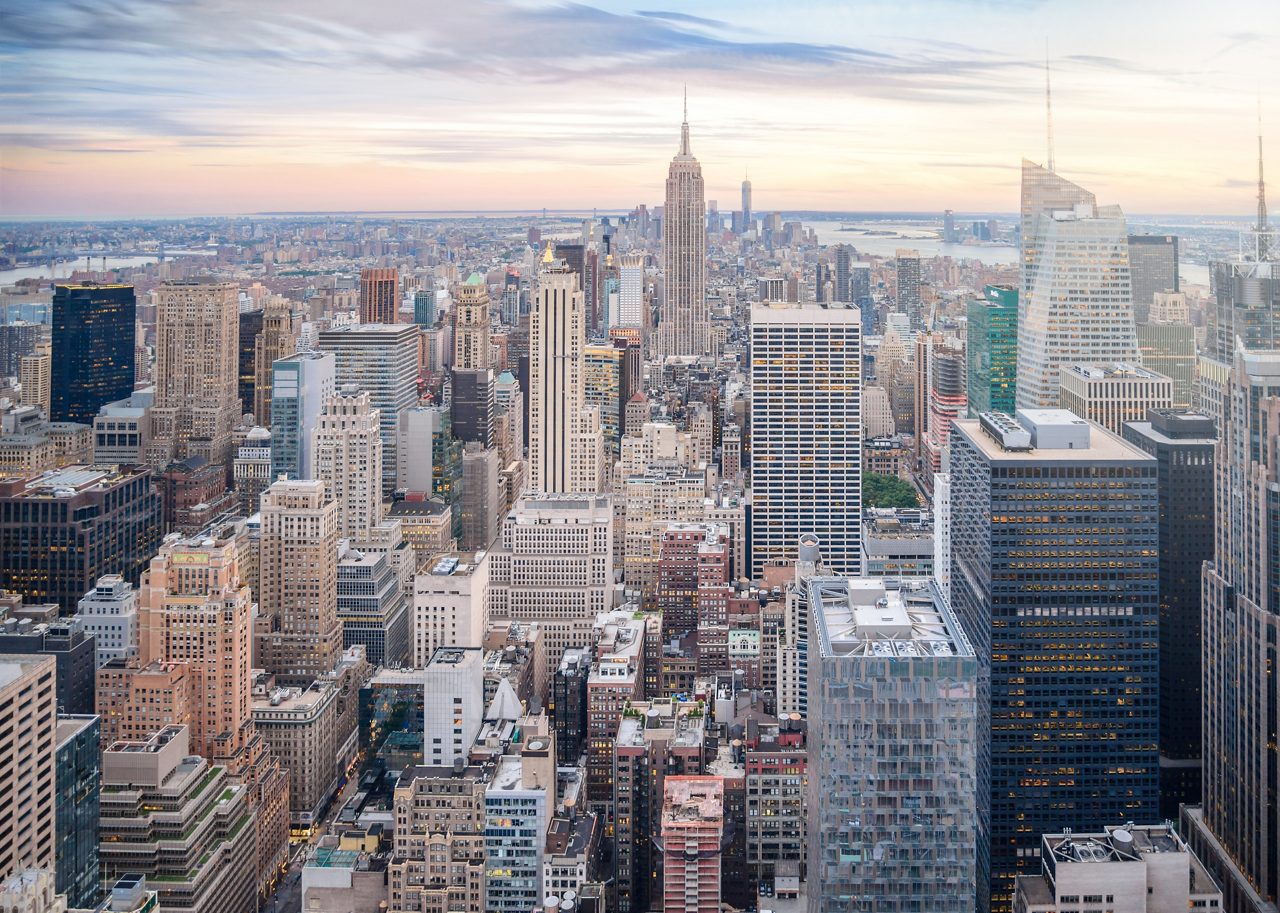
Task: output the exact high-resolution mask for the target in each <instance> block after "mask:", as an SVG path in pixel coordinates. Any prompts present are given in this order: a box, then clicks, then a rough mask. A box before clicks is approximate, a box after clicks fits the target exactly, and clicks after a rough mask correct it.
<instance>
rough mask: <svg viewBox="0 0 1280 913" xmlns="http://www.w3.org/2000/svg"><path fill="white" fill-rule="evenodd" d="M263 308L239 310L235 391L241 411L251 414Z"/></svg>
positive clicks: (256, 378)
mask: <svg viewBox="0 0 1280 913" xmlns="http://www.w3.org/2000/svg"><path fill="white" fill-rule="evenodd" d="M262 318H263V310H262V308H260V307H255V308H254V309H253V310H250V311H241V312H240V342H239V344H238V345H237V347H236V348H237V350H238V351H239V353H240V366H239V370H240V374H239V379H238V380H237V382H236V391H237V394H238V395H239V397H240V411H241V413H248V414H252V412H253V403H254V399H255V396H256V394H257V386H258V335H259V334H260V333H261V332H262Z"/></svg>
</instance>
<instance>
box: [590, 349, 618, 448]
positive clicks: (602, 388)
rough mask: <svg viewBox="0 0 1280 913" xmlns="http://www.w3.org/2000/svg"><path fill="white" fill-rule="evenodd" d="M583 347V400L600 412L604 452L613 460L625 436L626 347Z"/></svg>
mask: <svg viewBox="0 0 1280 913" xmlns="http://www.w3.org/2000/svg"><path fill="white" fill-rule="evenodd" d="M582 351H583V372H582V381H583V401H584V402H585V403H586V404H587V405H588V406H592V407H594V408H596V409H598V410H599V412H600V431H601V433H602V434H603V435H604V439H605V452H606V455H607V459H608V460H609V461H610V462H612V461H613V460H614V459H615V458H616V456H617V453H618V445H619V442H620V440H621V439H622V418H623V415H622V405H623V403H624V402H626V399H624V396H625V394H626V389H625V387H624V383H625V380H626V378H625V374H626V357H627V350H626V349H625V348H619V347H618V346H616V345H588V346H585V347H584V348H583V350H582Z"/></svg>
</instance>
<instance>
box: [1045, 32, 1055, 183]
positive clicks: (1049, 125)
mask: <svg viewBox="0 0 1280 913" xmlns="http://www.w3.org/2000/svg"><path fill="white" fill-rule="evenodd" d="M1044 114H1045V128H1046V131H1047V133H1048V140H1049V170H1050V171H1052V172H1054V173H1055V174H1056V173H1057V170H1058V169H1057V168H1055V167H1054V164H1053V88H1052V86H1051V85H1050V83H1049V38H1048V36H1045V39H1044Z"/></svg>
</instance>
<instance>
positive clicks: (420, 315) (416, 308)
mask: <svg viewBox="0 0 1280 913" xmlns="http://www.w3.org/2000/svg"><path fill="white" fill-rule="evenodd" d="M413 322H414V323H416V324H417V325H418V326H420V327H422V328H423V329H424V330H425V329H430V328H431V327H433V326H435V325H436V290H435V289H433V288H420V289H418V290H417V291H416V292H414V293H413Z"/></svg>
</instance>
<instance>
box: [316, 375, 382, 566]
mask: <svg viewBox="0 0 1280 913" xmlns="http://www.w3.org/2000/svg"><path fill="white" fill-rule="evenodd" d="M313 448H314V454H315V466H314V470H313V471H314V476H313V478H317V479H320V480H321V481H322V482H324V486H325V494H326V495H327V496H328V497H331V498H333V499H334V500H335V501H337V502H338V535H339V536H340V537H342V538H344V539H350V540H353V541H355V540H361V539H366V538H368V536H369V531H370V530H371V529H372V528H373V527H375V526H377V525H378V524H379V523H381V522H382V436H381V428H380V426H379V421H378V410H377V409H374V408H373V406H372V401H371V400H370V398H369V394H368V393H366V392H363V391H357V388H356V387H355V386H354V385H351V384H348V385H346V386H344V387H343V388H342V390H341V391H340V392H339V393H337V394H336V395H334V396H330V397H329V398H327V399H326V400H325V403H324V411H323V412H321V413H320V417H319V419H318V420H317V422H316V430H315V439H314V442H313Z"/></svg>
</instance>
